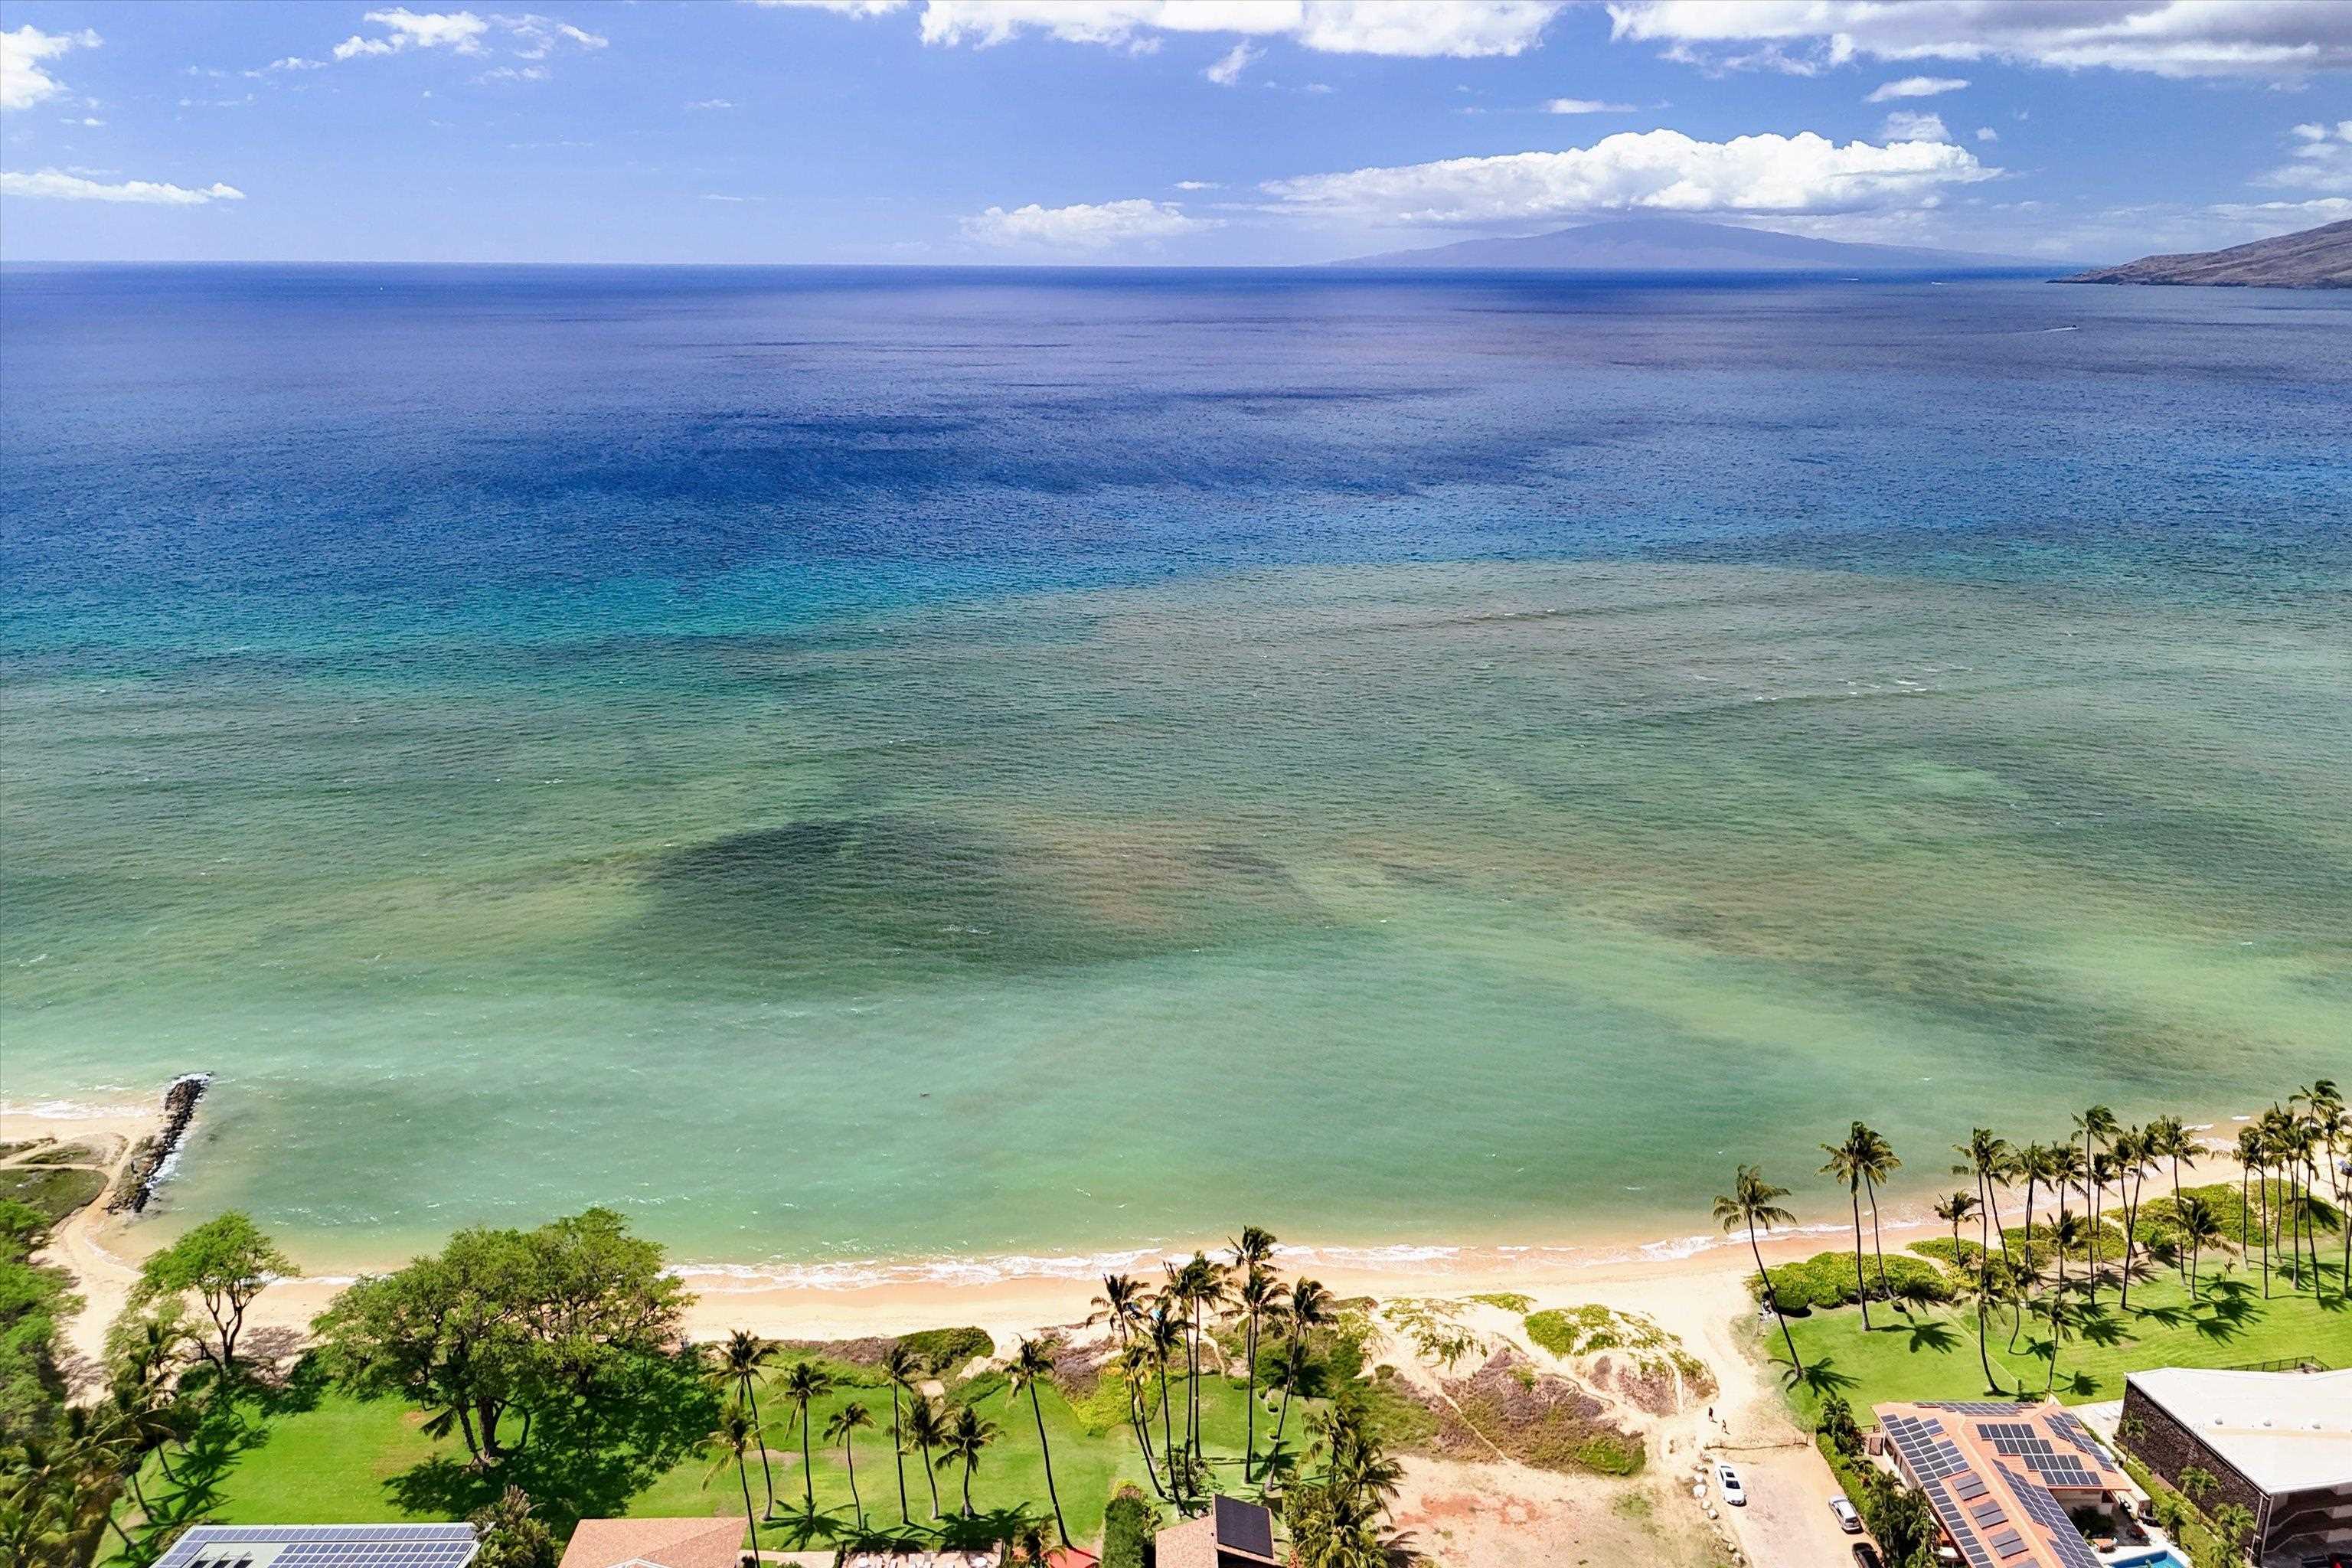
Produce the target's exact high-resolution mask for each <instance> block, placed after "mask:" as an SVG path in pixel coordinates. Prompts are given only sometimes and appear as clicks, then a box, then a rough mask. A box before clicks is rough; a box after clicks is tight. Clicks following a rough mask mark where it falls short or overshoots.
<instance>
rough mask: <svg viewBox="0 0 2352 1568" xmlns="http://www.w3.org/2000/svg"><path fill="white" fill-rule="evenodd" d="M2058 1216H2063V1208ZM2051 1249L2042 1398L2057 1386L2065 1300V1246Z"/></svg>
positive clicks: (2048, 1395) (2045, 1397) (2047, 1396)
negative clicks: (2053, 1263) (2053, 1262)
mask: <svg viewBox="0 0 2352 1568" xmlns="http://www.w3.org/2000/svg"><path fill="white" fill-rule="evenodd" d="M2059 1217H2060V1218H2061V1219H2063V1218H2064V1217H2065V1215H2064V1211H2063V1208H2062V1209H2061V1211H2060V1214H2059ZM2051 1250H2052V1251H2053V1252H2055V1253H2056V1254H2057V1255H2058V1286H2057V1289H2053V1290H2052V1291H2051V1292H2050V1380H2049V1381H2048V1382H2047V1383H2045V1384H2042V1397H2043V1398H2044V1399H2047V1398H2049V1397H2050V1391H2051V1390H2052V1389H2053V1388H2055V1387H2057V1386H2058V1310H2059V1309H2060V1308H2061V1307H2063V1306H2064V1305H2065V1302H2066V1248H2065V1247H2063V1246H2053V1247H2052V1248H2051Z"/></svg>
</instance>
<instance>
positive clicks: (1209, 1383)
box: [116, 1360, 1307, 1561]
mask: <svg viewBox="0 0 2352 1568" xmlns="http://www.w3.org/2000/svg"><path fill="white" fill-rule="evenodd" d="M790 1364H791V1362H790V1361H789V1360H787V1361H784V1362H782V1363H779V1365H778V1367H777V1368H776V1369H775V1371H773V1372H772V1373H771V1374H770V1375H769V1377H768V1378H767V1379H766V1380H765V1382H763V1383H762V1384H761V1389H760V1405H761V1415H762V1416H763V1417H764V1418H765V1419H764V1423H763V1425H764V1426H765V1429H766V1433H767V1443H768V1447H769V1450H770V1452H769V1466H770V1468H771V1470H772V1473H773V1475H774V1478H775V1488H776V1505H777V1511H778V1515H779V1518H778V1520H777V1521H776V1522H775V1523H773V1524H763V1526H762V1528H761V1536H760V1544H761V1546H763V1547H767V1548H771V1549H789V1548H793V1547H796V1546H799V1545H802V1544H803V1535H804V1534H806V1533H807V1532H806V1531H804V1530H803V1528H802V1527H801V1524H800V1522H799V1521H800V1517H801V1510H802V1507H803V1501H802V1500H803V1480H802V1475H801V1451H800V1437H799V1434H798V1432H797V1430H796V1429H793V1408H792V1405H790V1403H789V1402H787V1401H786V1400H785V1399H784V1397H783V1394H782V1390H781V1388H780V1387H779V1386H778V1383H779V1379H780V1377H781V1375H782V1369H783V1368H784V1367H785V1366H789V1365H790ZM824 1365H825V1367H826V1369H827V1370H828V1371H830V1372H831V1373H833V1374H834V1375H835V1378H836V1379H838V1380H840V1381H841V1382H842V1384H843V1386H841V1387H839V1388H838V1389H836V1391H835V1393H833V1394H830V1395H828V1396H826V1397H824V1398H822V1399H819V1400H816V1401H814V1403H813V1405H812V1407H811V1408H812V1414H813V1415H814V1423H815V1428H816V1436H815V1438H814V1441H813V1442H812V1444H811V1452H812V1458H813V1459H814V1467H813V1474H814V1489H815V1494H816V1508H817V1513H818V1516H819V1518H820V1519H821V1520H824V1521H830V1523H831V1524H833V1525H835V1526H840V1527H848V1526H849V1525H851V1523H852V1522H853V1520H854V1515H853V1513H852V1510H851V1505H850V1490H849V1481H848V1475H847V1471H846V1470H845V1468H844V1466H843V1464H842V1458H841V1449H840V1446H839V1444H838V1443H835V1444H831V1445H828V1444H826V1443H825V1442H824V1438H823V1434H824V1429H825V1424H826V1421H827V1419H828V1418H829V1417H830V1416H831V1415H834V1413H835V1412H836V1411H838V1410H840V1409H841V1408H842V1407H843V1406H844V1405H848V1404H849V1403H850V1402H851V1401H853V1400H855V1401H856V1402H858V1403H860V1404H862V1405H865V1406H866V1409H867V1410H868V1411H869V1412H870V1413H871V1414H872V1415H873V1416H874V1418H875V1426H874V1429H873V1430H871V1431H867V1432H863V1433H860V1434H859V1435H858V1437H857V1441H856V1459H857V1485H858V1489H859V1491H860V1492H861V1493H862V1494H863V1495H864V1499H865V1504H866V1517H867V1519H868V1520H869V1521H871V1522H872V1523H873V1524H874V1525H876V1526H877V1527H878V1526H884V1525H896V1524H897V1523H898V1479H897V1475H896V1471H895V1469H894V1468H893V1465H892V1460H891V1443H890V1394H889V1390H888V1388H887V1386H882V1385H880V1384H879V1383H878V1380H877V1374H876V1373H874V1372H873V1371H872V1369H870V1368H864V1367H856V1366H851V1365H848V1364H846V1363H840V1362H830V1361H828V1362H825V1363H824ZM853 1379H854V1380H857V1381H856V1383H854V1384H853V1383H852V1381H851V1380H853ZM975 1391H976V1392H977V1397H978V1403H979V1409H980V1413H981V1414H982V1415H983V1416H985V1417H986V1418H987V1419H988V1420H990V1421H992V1422H993V1423H995V1424H996V1425H997V1426H999V1427H1000V1428H1001V1429H1002V1430H1001V1432H1000V1434H999V1436H997V1437H996V1439H995V1440H994V1441H993V1442H992V1443H991V1444H990V1445H989V1447H987V1449H986V1451H985V1453H984V1456H983V1458H982V1461H981V1464H980V1468H979V1469H978V1470H977V1471H976V1472H975V1474H974V1476H973V1479H972V1487H971V1496H972V1502H973V1504H974V1506H975V1508H976V1509H977V1510H980V1511H981V1512H982V1513H986V1512H988V1511H990V1510H997V1509H1011V1508H1014V1507H1017V1506H1020V1505H1022V1504H1024V1503H1025V1504H1027V1505H1028V1506H1029V1508H1030V1510H1031V1512H1032V1515H1033V1516H1036V1517H1048V1522H1049V1523H1050V1518H1049V1516H1046V1514H1045V1496H1046V1493H1045V1467H1044V1464H1043V1463H1042V1461H1041V1460H1040V1459H1039V1458H1038V1452H1037V1428H1036V1425H1035V1423H1034V1420H1033V1418H1032V1417H1031V1415H1030V1411H1029V1401H1028V1396H1027V1394H1023V1395H1022V1396H1021V1398H1020V1399H1019V1401H1018V1402H1017V1403H1016V1402H1015V1401H1013V1400H1012V1399H1009V1398H1007V1397H1006V1395H1005V1392H1004V1387H1003V1380H1002V1378H1001V1377H998V1376H993V1375H989V1376H983V1377H982V1378H979V1379H976V1380H975V1381H974V1382H973V1383H972V1384H970V1385H968V1386H967V1387H965V1388H961V1389H958V1390H957V1391H956V1394H955V1396H956V1397H957V1398H958V1399H959V1400H961V1399H965V1398H969V1397H971V1396H972V1395H973V1394H974V1393H975ZM1170 1399H1171V1414H1172V1416H1173V1418H1174V1420H1175V1421H1176V1423H1177V1424H1178V1426H1180V1427H1181V1424H1182V1421H1183V1399H1184V1383H1183V1380H1182V1379H1181V1377H1179V1378H1177V1379H1175V1380H1173V1381H1172V1382H1171V1384H1170ZM1243 1399H1244V1396H1243V1394H1242V1391H1241V1389H1240V1388H1239V1387H1238V1386H1237V1385H1236V1384H1232V1383H1228V1382H1226V1381H1225V1380H1224V1379H1223V1378H1219V1377H1206V1378H1203V1379H1202V1406H1203V1410H1202V1425H1203V1427H1204V1429H1205V1433H1206V1437H1205V1443H1206V1447H1207V1450H1208V1453H1209V1455H1210V1458H1211V1460H1212V1463H1213V1464H1215V1465H1216V1468H1217V1469H1218V1470H1219V1472H1220V1473H1221V1474H1227V1473H1228V1472H1230V1473H1229V1474H1227V1480H1226V1484H1227V1485H1228V1486H1232V1487H1234V1488H1235V1489H1238V1487H1239V1476H1238V1471H1239V1468H1240V1458H1239V1456H1240V1454H1241V1448H1242V1430H1243ZM1041 1403H1042V1406H1043V1409H1044V1413H1045V1432H1046V1436H1048V1438H1050V1439H1051V1441H1052V1443H1053V1450H1054V1480H1055V1485H1056V1486H1057V1487H1058V1488H1059V1489H1060V1490H1061V1497H1062V1508H1063V1512H1064V1514H1065V1515H1066V1518H1067V1519H1068V1521H1069V1527H1070V1534H1071V1537H1072V1539H1073V1540H1079V1541H1084V1540H1087V1539H1088V1538H1090V1537H1091V1536H1093V1535H1095V1534H1096V1533H1097V1531H1099V1529H1100V1527H1101V1524H1102V1517H1103V1507H1104V1505H1105V1504H1106V1503H1107V1502H1108V1500H1109V1499H1110V1495H1111V1491H1112V1489H1114V1488H1115V1487H1116V1486H1117V1485H1118V1483H1119V1482H1120V1481H1123V1480H1128V1481H1133V1482H1135V1483H1136V1484H1137V1485H1139V1486H1143V1485H1145V1482H1144V1476H1143V1468H1142V1463H1141V1460H1140V1458H1139V1456H1138V1455H1137V1453H1136V1449H1135V1440H1134V1437H1133V1436H1132V1435H1131V1432H1130V1429H1129V1426H1127V1423H1126V1420H1125V1416H1124V1415H1123V1401H1122V1400H1121V1399H1120V1398H1119V1396H1118V1395H1116V1394H1113V1395H1111V1396H1109V1397H1108V1399H1106V1401H1105V1402H1104V1403H1103V1406H1102V1408H1101V1409H1100V1410H1099V1411H1097V1409H1096V1408H1094V1406H1093V1405H1091V1404H1089V1405H1084V1406H1081V1407H1080V1408H1076V1409H1074V1408H1073V1407H1072V1405H1070V1404H1069V1402H1068V1401H1067V1400H1066V1399H1065V1398H1064V1397H1063V1395H1062V1394H1060V1392H1059V1391H1058V1390H1055V1389H1053V1388H1047V1389H1045V1390H1044V1391H1043V1397H1042V1402H1041ZM241 1414H242V1415H244V1417H245V1419H246V1421H247V1424H248V1430H247V1434H246V1435H245V1436H243V1437H242V1438H241V1439H239V1440H238V1442H237V1443H236V1445H234V1451H233V1452H229V1453H226V1454H224V1455H223V1456H222V1458H221V1460H220V1462H219V1466H218V1468H217V1470H216V1471H215V1472H214V1473H213V1475H212V1478H211V1481H210V1488H211V1491H212V1501H211V1504H210V1506H209V1507H208V1508H207V1509H206V1510H205V1515H206V1517H208V1518H211V1519H215V1520H218V1521H223V1522H227V1523H243V1522H271V1523H314V1522H315V1523H326V1522H331V1521H338V1520H352V1519H390V1518H404V1519H418V1520H443V1519H457V1518H462V1517H464V1515H465V1514H466V1513H467V1511H468V1510H472V1509H474V1508H476V1507H478V1506H480V1505H481V1504H482V1503H484V1502H486V1501H488V1500H489V1499H490V1498H492V1497H493V1496H495V1495H496V1493H497V1491H498V1489H499V1487H500V1486H501V1485H503V1483H504V1480H505V1479H506V1478H505V1477H503V1476H501V1475H500V1474H499V1473H498V1472H497V1471H496V1470H492V1471H489V1472H487V1473H478V1472H474V1471H470V1470H468V1469H467V1468H465V1460H466V1451H465V1447H464V1445H463V1444H462V1443H461V1442H460V1441H459V1440H458V1439H457V1436H455V1435H454V1434H453V1435H451V1436H447V1437H444V1438H441V1439H437V1440H436V1439H435V1438H432V1437H429V1436H425V1432H424V1431H423V1426H424V1424H425V1417H424V1416H423V1415H421V1414H420V1413H419V1412H418V1411H416V1410H415V1408H414V1407H413V1406H411V1405H406V1404H404V1403H403V1402H402V1401H400V1400H398V1399H393V1398H383V1399H360V1398H355V1397H353V1396H352V1395H350V1394H342V1393H340V1392H337V1391H335V1390H333V1389H331V1388H325V1387H321V1386H319V1385H318V1384H317V1383H316V1381H315V1380H313V1379H310V1378H309V1377H307V1376H300V1375H298V1376H297V1377H296V1378H295V1379H294V1380H293V1384H292V1387H291V1389H290V1390H289V1393H288V1394H286V1395H284V1396H273V1397H271V1398H269V1399H268V1400H267V1401H266V1402H265V1401H247V1402H246V1403H245V1404H244V1405H242V1407H241ZM1306 1415H1307V1401H1305V1400H1300V1401H1298V1402H1297V1403H1295V1404H1294V1405H1293V1406H1292V1408H1291V1412H1290V1424H1289V1428H1288V1432H1287V1435H1286V1447H1288V1448H1289V1449H1290V1450H1291V1451H1293V1452H1296V1451H1297V1449H1298V1447H1300V1446H1301V1444H1302V1442H1303V1440H1304V1437H1305V1434H1306V1423H1305V1417H1306ZM1105 1420H1107V1421H1108V1426H1103V1425H1102V1422H1103V1421H1105ZM1271 1428H1272V1418H1271V1416H1270V1415H1269V1416H1262V1417H1261V1419H1260V1423H1259V1427H1258V1443H1259V1449H1260V1452H1261V1453H1263V1452H1264V1451H1265V1445H1266V1438H1267V1435H1268V1433H1269V1432H1270V1431H1271ZM1158 1439H1159V1434H1158V1429H1157V1426H1155V1427H1154V1430H1153V1441H1154V1443H1155V1445H1156V1444H1157V1442H1158ZM1221 1460H1222V1461H1223V1462H1222V1463H1219V1461H1221ZM710 1464H711V1460H710V1458H709V1457H708V1456H704V1457H699V1458H688V1459H687V1460H686V1461H684V1462H683V1463H681V1464H679V1465H677V1466H676V1467H675V1468H671V1469H669V1470H668V1471H667V1472H666V1473H663V1474H661V1475H659V1476H657V1477H656V1478H655V1479H654V1480H653V1481H652V1482H651V1484H650V1485H647V1486H646V1487H644V1488H643V1489H640V1490H638V1491H636V1492H635V1493H634V1494H633V1495H631V1496H629V1497H628V1498H627V1499H626V1500H625V1511H626V1512H628V1513H633V1514H647V1515H681V1514H687V1515H694V1514H713V1515H719V1516H723V1517H733V1518H736V1519H740V1518H741V1517H742V1511H743V1494H742V1491H741V1489H740V1484H739V1482H738V1481H737V1479H736V1476H735V1470H734V1467H733V1465H732V1464H731V1463H730V1464H729V1465H728V1466H727V1468H725V1469H724V1470H723V1471H721V1472H719V1473H718V1474H715V1475H713V1474H711V1473H710ZM173 1468H175V1469H176V1470H179V1471H180V1472H182V1474H183V1476H185V1475H186V1473H187V1472H188V1469H189V1460H188V1458H184V1457H183V1458H178V1459H176V1460H175V1462H174V1466H173ZM750 1473H751V1494H752V1499H753V1502H754V1505H755V1507H761V1508H763V1507H764V1503H765V1496H764V1486H763V1483H762V1481H761V1473H760V1467H759V1462H758V1458H757V1456H756V1455H754V1456H753V1457H752V1459H751V1467H750ZM706 1476H708V1477H709V1485H708V1486H706V1485H705V1484H704V1479H705V1477H706ZM936 1479H937V1480H938V1482H939V1496H940V1507H941V1509H942V1510H944V1511H945V1512H947V1513H950V1514H952V1513H953V1512H955V1511H956V1510H958V1509H959V1508H960V1507H961V1482H962V1472H961V1468H950V1469H948V1470H943V1471H940V1472H939V1473H938V1475H937V1478H936ZM142 1485H143V1486H144V1487H145V1488H146V1489H147V1490H148V1492H149V1495H150V1496H151V1497H155V1498H158V1499H159V1500H160V1499H161V1498H162V1497H163V1496H165V1495H167V1494H170V1493H171V1492H172V1491H173V1483H172V1482H171V1481H170V1480H169V1479H166V1478H163V1476H162V1475H161V1474H160V1472H159V1471H158V1470H157V1468H155V1466H154V1464H153V1462H152V1460H151V1461H150V1464H149V1467H148V1468H147V1469H146V1471H145V1472H144V1474H143V1475H142ZM1147 1489H1148V1488H1147ZM907 1500H908V1504H909V1507H910V1510H911V1511H912V1513H913V1516H914V1518H915V1520H916V1521H917V1522H918V1523H921V1522H924V1521H928V1520H929V1514H930V1491H929V1487H928V1486H927V1485H926V1483H925V1481H924V1479H923V1476H922V1470H921V1464H920V1460H919V1458H918V1457H917V1456H915V1455H912V1454H910V1455H908V1459H907ZM126 1502H128V1500H126ZM614 1511H616V1512H617V1511H623V1509H622V1508H621V1507H616V1508H615V1509H614ZM810 1543H811V1544H818V1545H822V1544H823V1543H824V1542H823V1541H822V1540H821V1539H820V1540H818V1541H815V1542H810ZM116 1544H117V1545H119V1544H120V1542H116ZM117 1560H118V1561H119V1560H120V1559H117Z"/></svg>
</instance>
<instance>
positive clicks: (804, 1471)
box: [784, 1361, 833, 1515]
mask: <svg viewBox="0 0 2352 1568" xmlns="http://www.w3.org/2000/svg"><path fill="white" fill-rule="evenodd" d="M832 1392H833V1373H829V1372H827V1371H825V1370H824V1368H823V1367H821V1366H819V1365H818V1364H817V1363H814V1362H813V1361H796V1362H794V1363H793V1364H792V1365H790V1366H788V1367H786V1368H785V1369H784V1397H785V1398H786V1399H789V1400H791V1401H792V1402H793V1413H794V1418H795V1419H796V1420H797V1421H798V1422H799V1424H800V1429H801V1496H802V1500H803V1502H805V1503H806V1505H807V1511H808V1512H809V1513H810V1514H811V1515H814V1514H815V1512H816V1476H815V1474H814V1471H812V1469H811V1468H810V1459H809V1405H811V1404H813V1403H814V1402H815V1401H817V1400H820V1399H823V1398H824V1396H825V1395H826V1394H831V1393H832Z"/></svg>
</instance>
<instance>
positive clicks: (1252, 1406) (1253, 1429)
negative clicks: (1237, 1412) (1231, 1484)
mask: <svg viewBox="0 0 2352 1568" xmlns="http://www.w3.org/2000/svg"><path fill="white" fill-rule="evenodd" d="M1256 1471H1257V1309H1256V1308H1255V1307H1253V1308H1251V1309H1250V1315H1249V1392H1248V1393H1247V1394H1244V1396H1243V1400H1242V1483H1243V1484H1244V1486H1246V1485H1247V1484H1248V1483H1249V1482H1250V1480H1251V1479H1253V1478H1254V1477H1255V1474H1256Z"/></svg>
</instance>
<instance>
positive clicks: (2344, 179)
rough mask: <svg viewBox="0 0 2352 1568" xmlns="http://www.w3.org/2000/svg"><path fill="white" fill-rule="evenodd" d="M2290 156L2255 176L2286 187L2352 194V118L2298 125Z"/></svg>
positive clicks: (2257, 180)
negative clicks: (2321, 123)
mask: <svg viewBox="0 0 2352 1568" xmlns="http://www.w3.org/2000/svg"><path fill="white" fill-rule="evenodd" d="M2289 134H2290V135H2292V136H2293V137H2294V142H2293V143H2292V144H2291V145H2290V146H2289V148H2288V149H2287V152H2288V160H2287V162H2286V163H2282V164H2280V165H2279V166H2278V167H2277V168H2275V169H2267V170H2264V171H2263V173H2262V174H2257V175H2255V176H2254V183H2255V184H2259V185H2270V186H2273V187H2274V188H2278V189H2283V190H2298V191H2326V192H2329V193H2333V194H2337V195H2345V194H2352V120H2340V121H2336V123H2335V124H2334V125H2332V126H2329V125H2320V124H2316V123H2313V124H2305V125H2298V126H2296V127H2294V130H2293V131H2292V132H2289Z"/></svg>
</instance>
